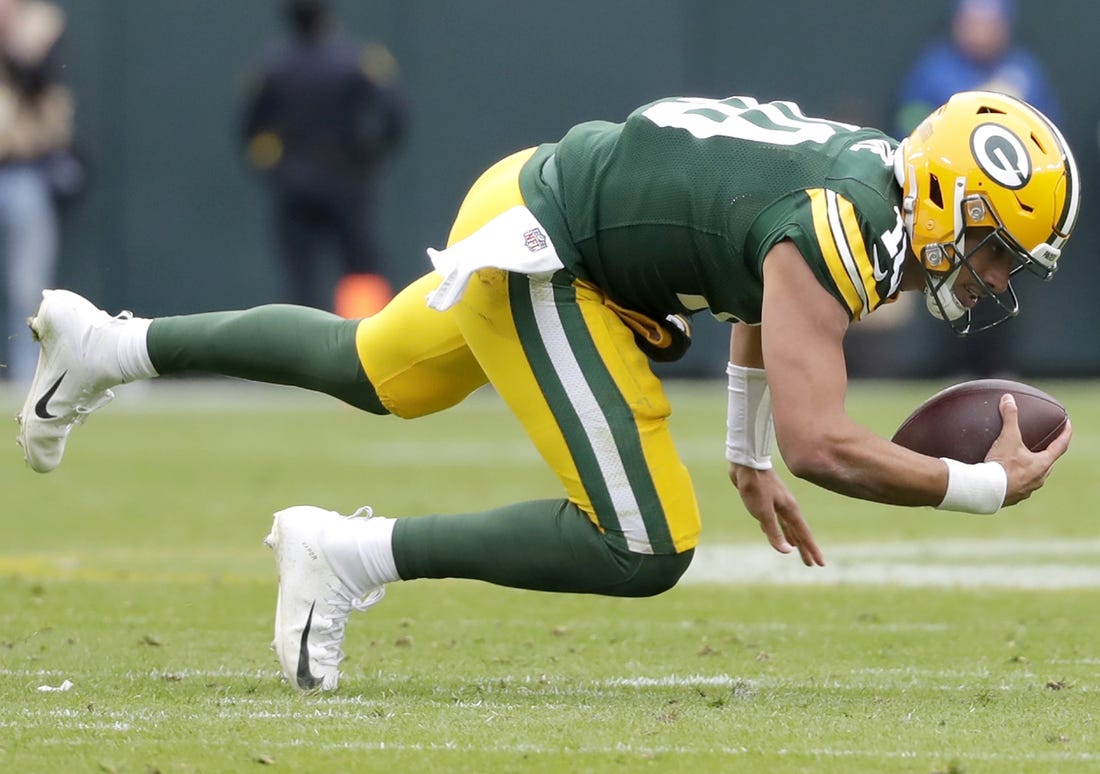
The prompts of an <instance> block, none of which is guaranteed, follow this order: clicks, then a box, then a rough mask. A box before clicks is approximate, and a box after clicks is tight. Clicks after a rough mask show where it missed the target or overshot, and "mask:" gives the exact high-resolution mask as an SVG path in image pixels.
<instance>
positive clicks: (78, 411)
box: [72, 309, 134, 425]
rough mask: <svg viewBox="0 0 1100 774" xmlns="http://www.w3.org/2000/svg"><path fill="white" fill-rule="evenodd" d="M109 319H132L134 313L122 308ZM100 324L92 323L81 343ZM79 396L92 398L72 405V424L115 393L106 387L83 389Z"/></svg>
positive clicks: (122, 320)
mask: <svg viewBox="0 0 1100 774" xmlns="http://www.w3.org/2000/svg"><path fill="white" fill-rule="evenodd" d="M110 319H111V320H116V321H118V322H125V321H126V320H132V319H134V313H133V312H131V311H130V310H129V309H124V310H122V311H121V312H119V313H118V314H116V315H115V316H114V317H112V318H110ZM102 325H103V323H100V324H94V325H92V326H91V327H90V328H89V329H88V331H87V332H86V333H85V334H84V342H83V344H84V345H85V346H86V345H87V340H88V337H89V336H91V335H92V333H93V332H94V331H96V330H98V329H99V328H100V327H101V326H102ZM80 397H81V398H82V399H86V398H93V400H92V402H91V403H87V404H81V403H78V404H77V405H75V406H73V411H74V412H75V416H74V417H73V418H72V424H74V425H79V424H81V423H82V422H84V420H85V419H87V418H88V415H89V414H91V413H92V412H93V411H98V410H99V409H101V408H103V407H104V406H106V405H107V404H108V403H110V402H111V401H112V400H114V399H115V394H114V392H113V391H111V390H109V389H107V390H91V391H85V394H83V395H81V396H80Z"/></svg>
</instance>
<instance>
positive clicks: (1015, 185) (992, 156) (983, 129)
mask: <svg viewBox="0 0 1100 774" xmlns="http://www.w3.org/2000/svg"><path fill="white" fill-rule="evenodd" d="M970 152H971V153H973V154H974V160H975V161H977V162H978V166H979V167H980V168H981V170H982V171H983V172H985V173H986V174H987V175H988V176H989V179H990V180H992V181H993V182H995V183H997V184H998V185H1002V186H1004V187H1005V188H1010V189H1012V190H1017V189H1019V188H1023V187H1024V186H1025V185H1027V183H1028V181H1029V180H1031V157H1030V156H1028V155H1027V150H1026V149H1025V148H1024V144H1023V143H1022V142H1020V138H1019V137H1017V136H1016V135H1014V134H1013V133H1012V132H1010V131H1009V130H1008V129H1006V128H1004V127H1003V126H1001V125H1000V124H982V125H981V126H979V127H978V128H977V129H975V130H974V133H973V134H971V135H970Z"/></svg>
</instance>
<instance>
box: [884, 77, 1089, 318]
mask: <svg viewBox="0 0 1100 774" xmlns="http://www.w3.org/2000/svg"><path fill="white" fill-rule="evenodd" d="M894 174H895V176H896V177H897V180H898V183H899V184H900V185H901V186H902V191H903V210H904V213H903V214H904V219H905V226H906V231H907V232H908V235H909V239H910V241H911V243H912V246H913V252H914V253H915V254H916V256H917V258H918V259H919V260H920V263H921V265H922V266H923V267H924V272H925V297H926V301H927V304H928V309H929V311H930V312H931V313H932V314H933V315H934V316H936V317H938V318H940V319H942V320H947V321H948V323H949V324H950V325H951V327H952V328H953V329H954V330H955V331H956V332H957V333H959V334H960V335H966V334H967V333H972V332H974V331H976V330H983V329H985V328H989V327H992V326H993V325H996V324H998V323H1000V322H1004V321H1005V320H1006V319H1008V318H1009V317H1013V316H1015V315H1016V313H1017V312H1018V311H1019V302H1018V300H1017V298H1016V293H1015V291H1013V290H1012V285H1011V283H1009V285H1008V289H1007V290H1006V291H1005V292H1003V293H1000V294H998V293H996V292H994V291H993V290H992V288H989V287H988V286H985V283H984V282H982V280H981V278H980V277H978V276H977V274H976V273H975V278H976V279H977V280H978V282H979V283H981V284H982V285H983V287H984V289H985V290H986V292H987V294H988V295H987V298H988V299H989V300H990V301H992V302H993V303H992V304H990V303H989V302H983V303H984V306H985V307H986V309H987V311H988V310H989V308H990V307H991V306H995V307H996V309H995V310H993V313H992V314H989V315H987V316H986V319H985V320H980V318H979V319H976V318H974V317H973V316H972V315H971V310H970V309H967V308H966V307H965V306H964V305H963V304H962V303H961V302H960V301H959V299H958V298H957V297H956V296H955V294H954V287H953V286H954V283H955V278H956V277H957V276H958V273H959V271H960V270H961V269H962V268H963V267H964V266H966V267H967V268H969V261H968V259H969V257H970V256H972V255H973V254H974V252H975V251H976V250H977V249H979V248H980V247H981V246H982V245H984V244H986V243H988V240H991V239H995V240H997V241H999V242H1000V243H1001V245H1002V246H1003V247H1004V248H1005V249H1007V250H1008V251H1009V253H1010V254H1011V255H1012V256H1013V258H1014V261H1015V264H1014V266H1013V269H1012V273H1013V274H1015V273H1016V272H1017V271H1019V270H1020V269H1024V268H1026V269H1028V270H1029V271H1031V272H1033V273H1034V274H1037V275H1038V276H1039V277H1040V278H1041V279H1044V280H1047V279H1050V278H1051V276H1052V275H1053V274H1054V271H1055V270H1056V269H1057V268H1058V258H1059V256H1060V255H1061V253H1062V249H1063V247H1064V246H1065V244H1066V240H1068V239H1069V237H1070V234H1071V233H1072V232H1073V227H1074V224H1075V223H1076V222H1077V215H1078V212H1079V211H1080V207H1081V192H1080V176H1079V175H1078V172H1077V165H1076V163H1075V162H1074V159H1073V154H1072V153H1071V152H1070V149H1069V146H1068V145H1067V144H1066V141H1065V139H1064V138H1063V137H1062V134H1061V132H1059V131H1058V128H1057V127H1056V126H1054V124H1053V123H1051V122H1050V120H1049V119H1047V118H1046V116H1044V115H1043V114H1042V113H1040V112H1039V111H1038V110H1036V109H1035V108H1033V107H1032V106H1031V105H1029V104H1027V103H1026V102H1024V101H1022V100H1019V99H1016V98H1015V97H1010V96H1007V95H1005V94H997V93H994V92H988V91H966V92H960V93H958V94H956V95H954V96H953V97H952V98H951V99H950V100H948V102H947V104H945V105H944V106H943V107H941V108H940V109H939V110H937V111H936V112H934V113H933V114H932V115H930V116H929V117H928V118H926V119H925V120H924V122H923V123H921V124H920V126H918V127H917V128H916V129H915V130H914V131H913V133H912V134H910V135H909V137H907V138H905V139H904V140H902V142H901V145H900V146H899V148H898V151H897V153H896V154H895V156H894ZM980 226H984V227H988V228H990V229H992V233H990V234H989V236H987V237H985V238H983V239H982V240H981V241H980V243H978V244H973V242H974V241H975V240H974V239H971V240H970V241H971V243H972V244H967V239H966V235H967V228H971V227H980ZM983 303H980V304H979V305H978V306H982V305H983Z"/></svg>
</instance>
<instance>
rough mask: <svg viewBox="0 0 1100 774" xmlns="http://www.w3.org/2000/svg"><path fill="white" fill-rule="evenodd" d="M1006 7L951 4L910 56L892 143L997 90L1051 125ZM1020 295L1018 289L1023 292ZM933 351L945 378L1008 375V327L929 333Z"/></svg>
mask: <svg viewBox="0 0 1100 774" xmlns="http://www.w3.org/2000/svg"><path fill="white" fill-rule="evenodd" d="M1015 22H1016V5H1015V2H1014V1H1013V0H955V2H954V3H953V5H952V7H951V17H950V23H949V24H950V29H949V31H948V33H949V34H948V35H946V36H944V37H942V38H938V39H936V40H934V41H932V42H931V43H930V44H929V45H928V46H927V47H926V48H925V49H924V50H923V51H922V52H921V53H920V54H919V55H918V57H917V59H916V62H915V63H914V64H913V66H912V68H911V69H910V70H909V72H908V73H907V74H906V76H905V78H904V80H903V81H902V84H901V90H900V93H899V101H898V106H897V113H896V116H895V121H894V123H895V126H894V130H895V135H894V136H895V137H905V136H907V135H908V134H909V133H910V132H912V131H913V129H915V128H916V126H917V125H918V124H919V123H920V122H921V121H923V120H924V119H925V117H927V116H928V114H929V113H931V112H932V111H933V110H934V109H936V108H937V107H939V106H940V105H942V104H944V103H945V102H947V100H948V99H949V98H950V97H951V95H952V94H955V93H956V92H960V91H972V90H978V89H980V90H987V91H998V92H1002V93H1005V94H1009V95H1011V96H1014V97H1017V98H1019V99H1022V100H1024V101H1026V102H1029V103H1030V104H1031V105H1033V106H1034V107H1036V108H1038V109H1039V110H1040V111H1041V112H1042V113H1044V114H1045V115H1046V116H1047V117H1048V118H1050V119H1051V120H1052V121H1054V122H1055V123H1056V124H1057V123H1060V121H1061V117H1062V115H1061V114H1062V111H1061V108H1060V105H1059V103H1058V99H1057V95H1056V94H1055V92H1054V90H1053V88H1052V87H1051V85H1050V80H1049V78H1048V76H1047V74H1046V72H1045V70H1044V68H1043V65H1042V64H1041V63H1040V61H1039V60H1038V59H1037V58H1036V57H1035V56H1034V55H1033V54H1032V53H1031V52H1030V51H1027V50H1025V49H1024V48H1022V47H1021V46H1020V45H1019V44H1017V43H1016V42H1015V41H1014V40H1013V33H1014V25H1015ZM1024 290H1025V291H1026V288H1024ZM926 327H928V328H929V329H930V333H929V335H930V336H934V337H936V339H937V342H936V344H935V351H939V352H946V353H948V354H947V360H946V362H944V363H943V364H942V370H943V371H944V372H945V373H946V374H947V375H955V376H958V375H965V376H992V375H995V374H1008V373H1012V372H1013V371H1015V370H1016V369H1015V365H1014V364H1013V363H1012V362H1011V356H1012V352H1013V351H1014V348H1013V347H1012V346H1011V344H1010V341H1011V339H1012V337H1013V334H1014V330H1013V327H1012V323H1011V321H1010V322H1009V323H1008V324H1006V325H1002V326H999V327H997V328H995V329H993V330H991V331H989V335H987V336H984V337H983V338H982V340H981V344H980V346H977V345H975V344H974V343H973V339H970V338H961V339H960V338H956V337H953V336H944V335H943V332H942V331H940V330H938V329H936V328H934V327H932V326H926Z"/></svg>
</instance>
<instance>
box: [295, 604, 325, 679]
mask: <svg viewBox="0 0 1100 774" xmlns="http://www.w3.org/2000/svg"><path fill="white" fill-rule="evenodd" d="M315 607H317V603H316V602H314V603H313V604H312V605H310V606H309V617H308V618H306V626H305V628H304V629H302V644H301V646H300V647H299V648H298V687H299V688H301V689H302V690H303V691H312V690H313V689H314V688H316V687H317V686H319V685H320V684H321V680H320V678H317V677H314V676H313V673H312V672H310V671H309V628H310V626H311V625H312V624H313V608H315Z"/></svg>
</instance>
